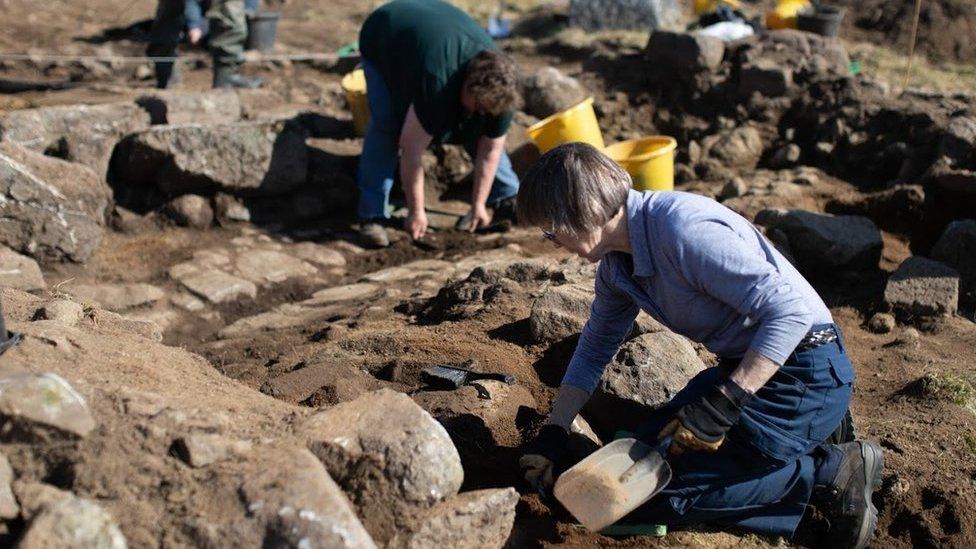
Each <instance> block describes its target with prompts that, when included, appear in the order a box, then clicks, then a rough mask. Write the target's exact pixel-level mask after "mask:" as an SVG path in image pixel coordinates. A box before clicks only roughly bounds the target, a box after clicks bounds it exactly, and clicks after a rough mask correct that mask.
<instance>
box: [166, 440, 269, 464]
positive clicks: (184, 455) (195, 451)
mask: <svg viewBox="0 0 976 549" xmlns="http://www.w3.org/2000/svg"><path fill="white" fill-rule="evenodd" d="M251 446H252V445H251V443H250V442H248V441H246V440H234V439H230V438H227V437H224V436H221V435H218V434H213V433H193V434H190V435H187V436H185V437H182V438H179V439H177V440H176V442H174V443H173V448H174V449H175V451H176V453H177V455H179V456H180V459H182V460H183V461H185V462H186V463H187V464H189V465H190V466H191V467H206V466H208V465H211V464H213V463H217V462H218V461H224V460H226V459H229V458H231V457H234V456H240V455H244V454H247V453H248V452H250V451H251Z"/></svg>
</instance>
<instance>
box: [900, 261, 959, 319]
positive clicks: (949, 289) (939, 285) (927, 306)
mask: <svg viewBox="0 0 976 549" xmlns="http://www.w3.org/2000/svg"><path fill="white" fill-rule="evenodd" d="M884 296H885V302H886V303H887V304H888V306H890V307H891V308H892V309H894V310H895V311H896V312H899V313H902V314H905V315H908V316H912V317H920V316H921V317H926V316H951V315H953V314H955V312H956V309H958V307H959V272H958V271H956V270H955V269H953V268H952V267H949V266H947V265H945V264H944V263H939V262H938V261H932V260H931V259H927V258H924V257H919V256H913V257H909V258H908V259H906V260H905V261H904V262H902V264H901V265H899V266H898V269H897V270H896V271H895V272H894V273H893V274H892V275H891V277H890V278H888V285H887V286H886V287H885V294H884Z"/></svg>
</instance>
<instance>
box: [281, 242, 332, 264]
mask: <svg viewBox="0 0 976 549" xmlns="http://www.w3.org/2000/svg"><path fill="white" fill-rule="evenodd" d="M289 251H290V252H291V253H292V254H294V255H295V256H296V257H300V258H301V259H304V260H306V261H311V262H312V263H315V264H317V265H321V266H323V267H345V266H346V258H345V256H343V255H342V254H341V253H339V251H337V250H333V249H332V248H327V247H325V246H320V245H318V244H314V243H312V242H302V243H301V244H296V245H295V246H293V247H292V248H291V249H290V250H289Z"/></svg>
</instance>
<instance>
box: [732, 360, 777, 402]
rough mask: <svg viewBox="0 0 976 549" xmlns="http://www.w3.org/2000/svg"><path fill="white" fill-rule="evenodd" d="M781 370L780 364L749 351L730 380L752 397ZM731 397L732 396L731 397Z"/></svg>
mask: <svg viewBox="0 0 976 549" xmlns="http://www.w3.org/2000/svg"><path fill="white" fill-rule="evenodd" d="M777 370H779V364H776V363H775V362H773V361H772V360H770V359H768V358H766V357H764V356H762V355H761V354H759V353H757V352H756V351H753V350H752V349H749V350H748V351H746V354H745V356H744V357H742V362H740V363H739V366H738V367H737V368H736V369H735V370H733V371H732V374H731V375H730V376H729V379H730V380H732V381H733V382H735V384H736V385H738V386H739V387H742V389H743V390H745V391H746V392H747V393H749V394H750V395H752V394H755V393H756V391H758V390H759V389H761V388H762V387H763V385H766V382H767V381H769V379H770V378H771V377H773V374H775V373H776V371H777ZM729 396H731V395H729Z"/></svg>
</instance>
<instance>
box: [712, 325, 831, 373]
mask: <svg viewBox="0 0 976 549" xmlns="http://www.w3.org/2000/svg"><path fill="white" fill-rule="evenodd" d="M838 339H839V337H838V335H837V330H835V329H834V327H833V326H831V327H829V328H824V329H822V330H811V331H809V332H807V335H805V336H803V339H801V340H800V343H799V344H798V345H797V346H796V349H795V350H794V351H793V352H795V353H802V352H803V351H809V350H810V349H816V348H817V347H821V346H823V345H826V344H828V343H831V342H834V341H837V340H838ZM741 361H742V358H741V357H740V358H728V357H719V359H718V366H719V367H722V368H725V369H727V370H730V371H731V370H734V369H736V368H738V367H739V362H741Z"/></svg>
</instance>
